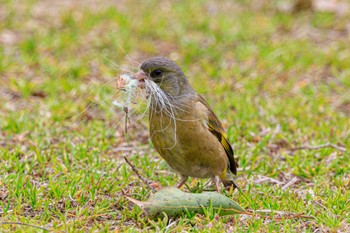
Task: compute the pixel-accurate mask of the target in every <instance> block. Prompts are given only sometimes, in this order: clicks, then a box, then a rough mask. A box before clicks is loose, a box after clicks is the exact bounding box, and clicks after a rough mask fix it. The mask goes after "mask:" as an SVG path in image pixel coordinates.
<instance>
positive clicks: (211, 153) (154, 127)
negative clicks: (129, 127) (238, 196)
mask: <svg viewBox="0 0 350 233" xmlns="http://www.w3.org/2000/svg"><path fill="white" fill-rule="evenodd" d="M134 78H136V79H137V80H138V86H139V87H141V88H146V92H147V94H148V95H149V97H150V98H151V99H150V106H149V122H150V137H151V141H152V143H153V145H154V147H155V149H156V150H157V152H158V153H159V154H160V155H161V156H162V158H163V159H165V161H166V162H167V163H168V164H169V165H170V167H172V168H173V169H174V170H175V171H176V172H177V173H178V174H180V175H181V180H180V182H179V183H178V184H177V187H178V188H180V187H181V186H182V185H183V184H184V183H185V182H186V181H187V179H188V177H197V178H211V179H212V181H213V182H214V184H215V187H216V190H217V191H219V187H220V186H219V179H220V180H221V181H222V182H223V184H224V185H225V186H231V185H232V186H234V187H236V184H235V181H234V180H233V177H232V174H234V175H236V173H237V167H238V164H237V162H236V161H235V158H234V153H233V149H232V147H231V145H230V142H229V141H228V139H227V137H226V134H225V131H224V129H223V127H222V124H221V122H220V121H219V119H218V118H217V116H216V115H215V113H214V112H213V109H212V108H211V107H210V106H209V104H208V103H207V102H206V101H205V100H204V98H203V97H202V96H201V95H200V94H198V93H197V92H196V91H195V90H194V89H193V88H192V87H191V85H190V84H189V82H188V80H187V79H186V76H185V74H184V73H183V71H182V69H181V68H180V67H179V66H178V65H177V64H176V63H175V62H174V61H172V60H170V59H168V58H165V57H154V58H150V59H148V60H146V61H144V62H143V64H142V65H141V67H140V71H138V72H137V73H136V74H135V75H134Z"/></svg>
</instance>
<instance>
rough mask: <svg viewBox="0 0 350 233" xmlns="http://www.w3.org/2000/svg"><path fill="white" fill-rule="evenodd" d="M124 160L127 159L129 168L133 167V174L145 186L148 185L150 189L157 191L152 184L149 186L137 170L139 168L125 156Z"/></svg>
mask: <svg viewBox="0 0 350 233" xmlns="http://www.w3.org/2000/svg"><path fill="white" fill-rule="evenodd" d="M123 157H124V159H125V162H126V163H127V164H129V166H130V167H131V169H132V170H133V172H134V173H135V174H136V175H137V177H138V178H139V179H140V180H141V181H142V182H143V183H144V184H145V185H147V187H148V188H150V189H151V190H152V191H156V190H155V189H154V188H153V187H152V186H151V185H150V184H149V181H148V180H147V179H146V178H145V177H143V176H141V175H140V173H139V171H138V170H137V168H136V167H135V166H134V165H133V164H132V163H131V162H130V161H129V160H128V159H127V158H126V157H125V156H123Z"/></svg>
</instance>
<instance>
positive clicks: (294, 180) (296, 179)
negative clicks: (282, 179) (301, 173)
mask: <svg viewBox="0 0 350 233" xmlns="http://www.w3.org/2000/svg"><path fill="white" fill-rule="evenodd" d="M297 181H298V178H296V177H294V178H293V179H291V180H290V181H289V182H288V183H287V184H285V185H283V187H282V190H283V191H284V190H286V189H287V188H288V187H289V186H291V185H293V184H294V183H295V182H297Z"/></svg>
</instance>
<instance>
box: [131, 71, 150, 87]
mask: <svg viewBox="0 0 350 233" xmlns="http://www.w3.org/2000/svg"><path fill="white" fill-rule="evenodd" d="M134 78H135V79H136V80H137V81H138V83H137V86H138V87H139V88H145V80H146V79H148V75H147V74H146V73H145V72H143V71H142V70H140V71H139V72H137V73H136V74H135V75H134Z"/></svg>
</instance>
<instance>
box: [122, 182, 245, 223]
mask: <svg viewBox="0 0 350 233" xmlns="http://www.w3.org/2000/svg"><path fill="white" fill-rule="evenodd" d="M127 198H128V199H129V200H130V201H132V202H133V203H134V204H136V205H138V206H139V207H140V208H141V209H143V210H144V211H145V213H146V214H147V215H149V216H150V217H151V218H162V217H164V216H165V215H167V216H169V217H177V216H181V215H182V214H183V213H188V212H194V213H199V214H204V211H205V209H207V208H210V209H212V210H213V211H215V212H216V213H217V214H219V215H220V216H223V215H231V214H246V213H247V212H246V211H245V210H244V209H243V208H242V207H241V206H240V205H238V204H237V203H236V202H234V201H233V200H231V199H230V198H228V197H226V196H224V195H222V194H220V193H217V192H203V193H186V192H182V191H181V190H180V189H177V188H175V187H167V188H164V189H161V190H160V191H158V192H157V193H155V194H154V195H152V196H151V197H150V198H149V200H148V201H146V202H142V201H138V200H135V199H132V198H129V197H127Z"/></svg>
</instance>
